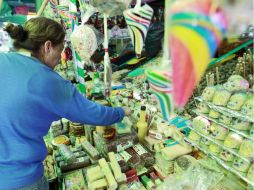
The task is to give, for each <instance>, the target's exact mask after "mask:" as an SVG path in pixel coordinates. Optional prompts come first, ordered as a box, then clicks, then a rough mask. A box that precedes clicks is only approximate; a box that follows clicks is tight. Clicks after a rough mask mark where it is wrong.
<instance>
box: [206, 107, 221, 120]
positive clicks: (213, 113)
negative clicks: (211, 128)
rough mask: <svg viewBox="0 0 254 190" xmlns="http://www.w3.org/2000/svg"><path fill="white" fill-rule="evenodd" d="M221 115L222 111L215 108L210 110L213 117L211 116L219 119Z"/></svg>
mask: <svg viewBox="0 0 254 190" xmlns="http://www.w3.org/2000/svg"><path fill="white" fill-rule="evenodd" d="M220 115H221V113H220V112H217V111H215V110H212V109H211V110H210V111H209V116H210V117H211V118H214V119H218V118H219V117H220Z"/></svg>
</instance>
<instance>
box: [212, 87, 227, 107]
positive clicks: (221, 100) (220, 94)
mask: <svg viewBox="0 0 254 190" xmlns="http://www.w3.org/2000/svg"><path fill="white" fill-rule="evenodd" d="M230 96H231V93H230V92H229V91H227V90H225V89H223V88H218V89H217V90H216V92H215V94H214V96H213V103H214V104H215V105H218V106H226V105H227V103H228V100H229V98H230Z"/></svg>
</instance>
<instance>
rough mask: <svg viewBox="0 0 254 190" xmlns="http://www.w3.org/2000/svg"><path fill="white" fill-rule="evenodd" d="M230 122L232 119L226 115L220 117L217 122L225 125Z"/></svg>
mask: <svg viewBox="0 0 254 190" xmlns="http://www.w3.org/2000/svg"><path fill="white" fill-rule="evenodd" d="M231 121H232V117H229V116H227V115H221V116H220V118H219V122H220V123H223V124H225V125H229V124H230V123H231Z"/></svg>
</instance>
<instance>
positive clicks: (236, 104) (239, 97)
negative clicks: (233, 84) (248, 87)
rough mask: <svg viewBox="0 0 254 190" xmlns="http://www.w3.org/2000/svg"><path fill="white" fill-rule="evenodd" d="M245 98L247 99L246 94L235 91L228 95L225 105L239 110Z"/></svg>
mask: <svg viewBox="0 0 254 190" xmlns="http://www.w3.org/2000/svg"><path fill="white" fill-rule="evenodd" d="M246 99H247V94H245V93H242V92H240V93H235V94H233V95H232V96H231V97H230V99H229V102H228V104H227V107H228V108H229V109H232V110H236V111H239V110H240V109H241V107H242V106H243V104H244V103H245V101H246Z"/></svg>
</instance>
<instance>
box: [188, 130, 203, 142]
mask: <svg viewBox="0 0 254 190" xmlns="http://www.w3.org/2000/svg"><path fill="white" fill-rule="evenodd" d="M188 138H189V139H190V140H191V141H194V142H199V140H200V139H201V136H200V135H199V134H197V133H196V132H195V131H191V132H190V134H189V136H188Z"/></svg>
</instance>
